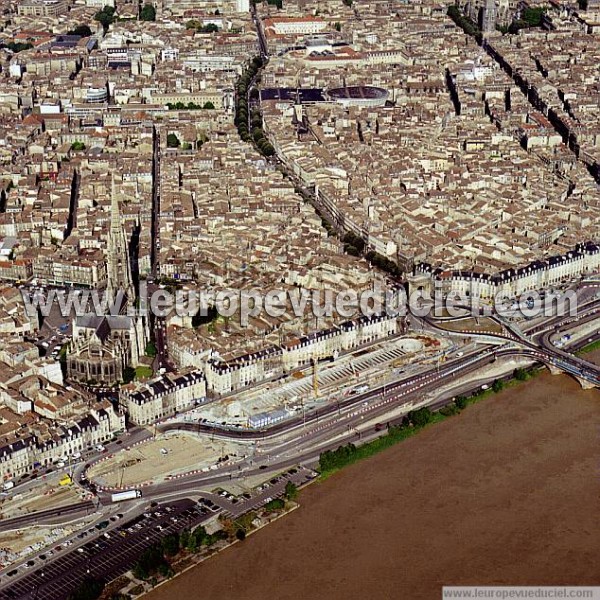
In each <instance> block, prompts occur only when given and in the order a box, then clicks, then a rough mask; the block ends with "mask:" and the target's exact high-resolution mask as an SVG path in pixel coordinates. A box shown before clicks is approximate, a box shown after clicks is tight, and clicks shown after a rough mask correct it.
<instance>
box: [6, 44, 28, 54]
mask: <svg viewBox="0 0 600 600" xmlns="http://www.w3.org/2000/svg"><path fill="white" fill-rule="evenodd" d="M0 48H7V49H8V50H11V51H12V52H14V53H15V54H18V53H19V52H23V50H31V48H33V44H30V43H29V42H9V43H8V44H4V43H3V44H0Z"/></svg>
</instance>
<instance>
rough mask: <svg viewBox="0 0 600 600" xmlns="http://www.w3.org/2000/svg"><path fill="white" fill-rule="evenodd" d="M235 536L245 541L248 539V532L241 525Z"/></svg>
mask: <svg viewBox="0 0 600 600" xmlns="http://www.w3.org/2000/svg"><path fill="white" fill-rule="evenodd" d="M235 537H236V538H237V539H238V540H240V542H243V541H244V540H245V539H246V532H245V531H244V530H243V529H242V528H241V527H240V528H239V529H238V530H237V531H236V532H235Z"/></svg>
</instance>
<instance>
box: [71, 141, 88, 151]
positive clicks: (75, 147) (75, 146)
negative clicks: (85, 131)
mask: <svg viewBox="0 0 600 600" xmlns="http://www.w3.org/2000/svg"><path fill="white" fill-rule="evenodd" d="M71 150H74V151H75V152H80V151H81V150H85V144H84V143H83V142H79V141H76V142H73V143H72V144H71Z"/></svg>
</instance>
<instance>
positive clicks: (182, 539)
mask: <svg viewBox="0 0 600 600" xmlns="http://www.w3.org/2000/svg"><path fill="white" fill-rule="evenodd" d="M189 542H190V531H189V529H182V530H181V531H180V532H179V547H180V548H187V545H188V544H189Z"/></svg>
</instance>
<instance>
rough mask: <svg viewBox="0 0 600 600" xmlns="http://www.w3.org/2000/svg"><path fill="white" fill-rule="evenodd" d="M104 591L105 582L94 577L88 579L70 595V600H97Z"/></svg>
mask: <svg viewBox="0 0 600 600" xmlns="http://www.w3.org/2000/svg"><path fill="white" fill-rule="evenodd" d="M103 590H104V582H102V581H100V580H99V579H94V578H93V577H87V578H86V579H84V580H83V581H82V582H81V584H80V585H79V587H78V588H77V589H76V590H74V591H73V592H71V593H70V594H69V600H96V599H97V598H99V597H100V594H102V591H103Z"/></svg>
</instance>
